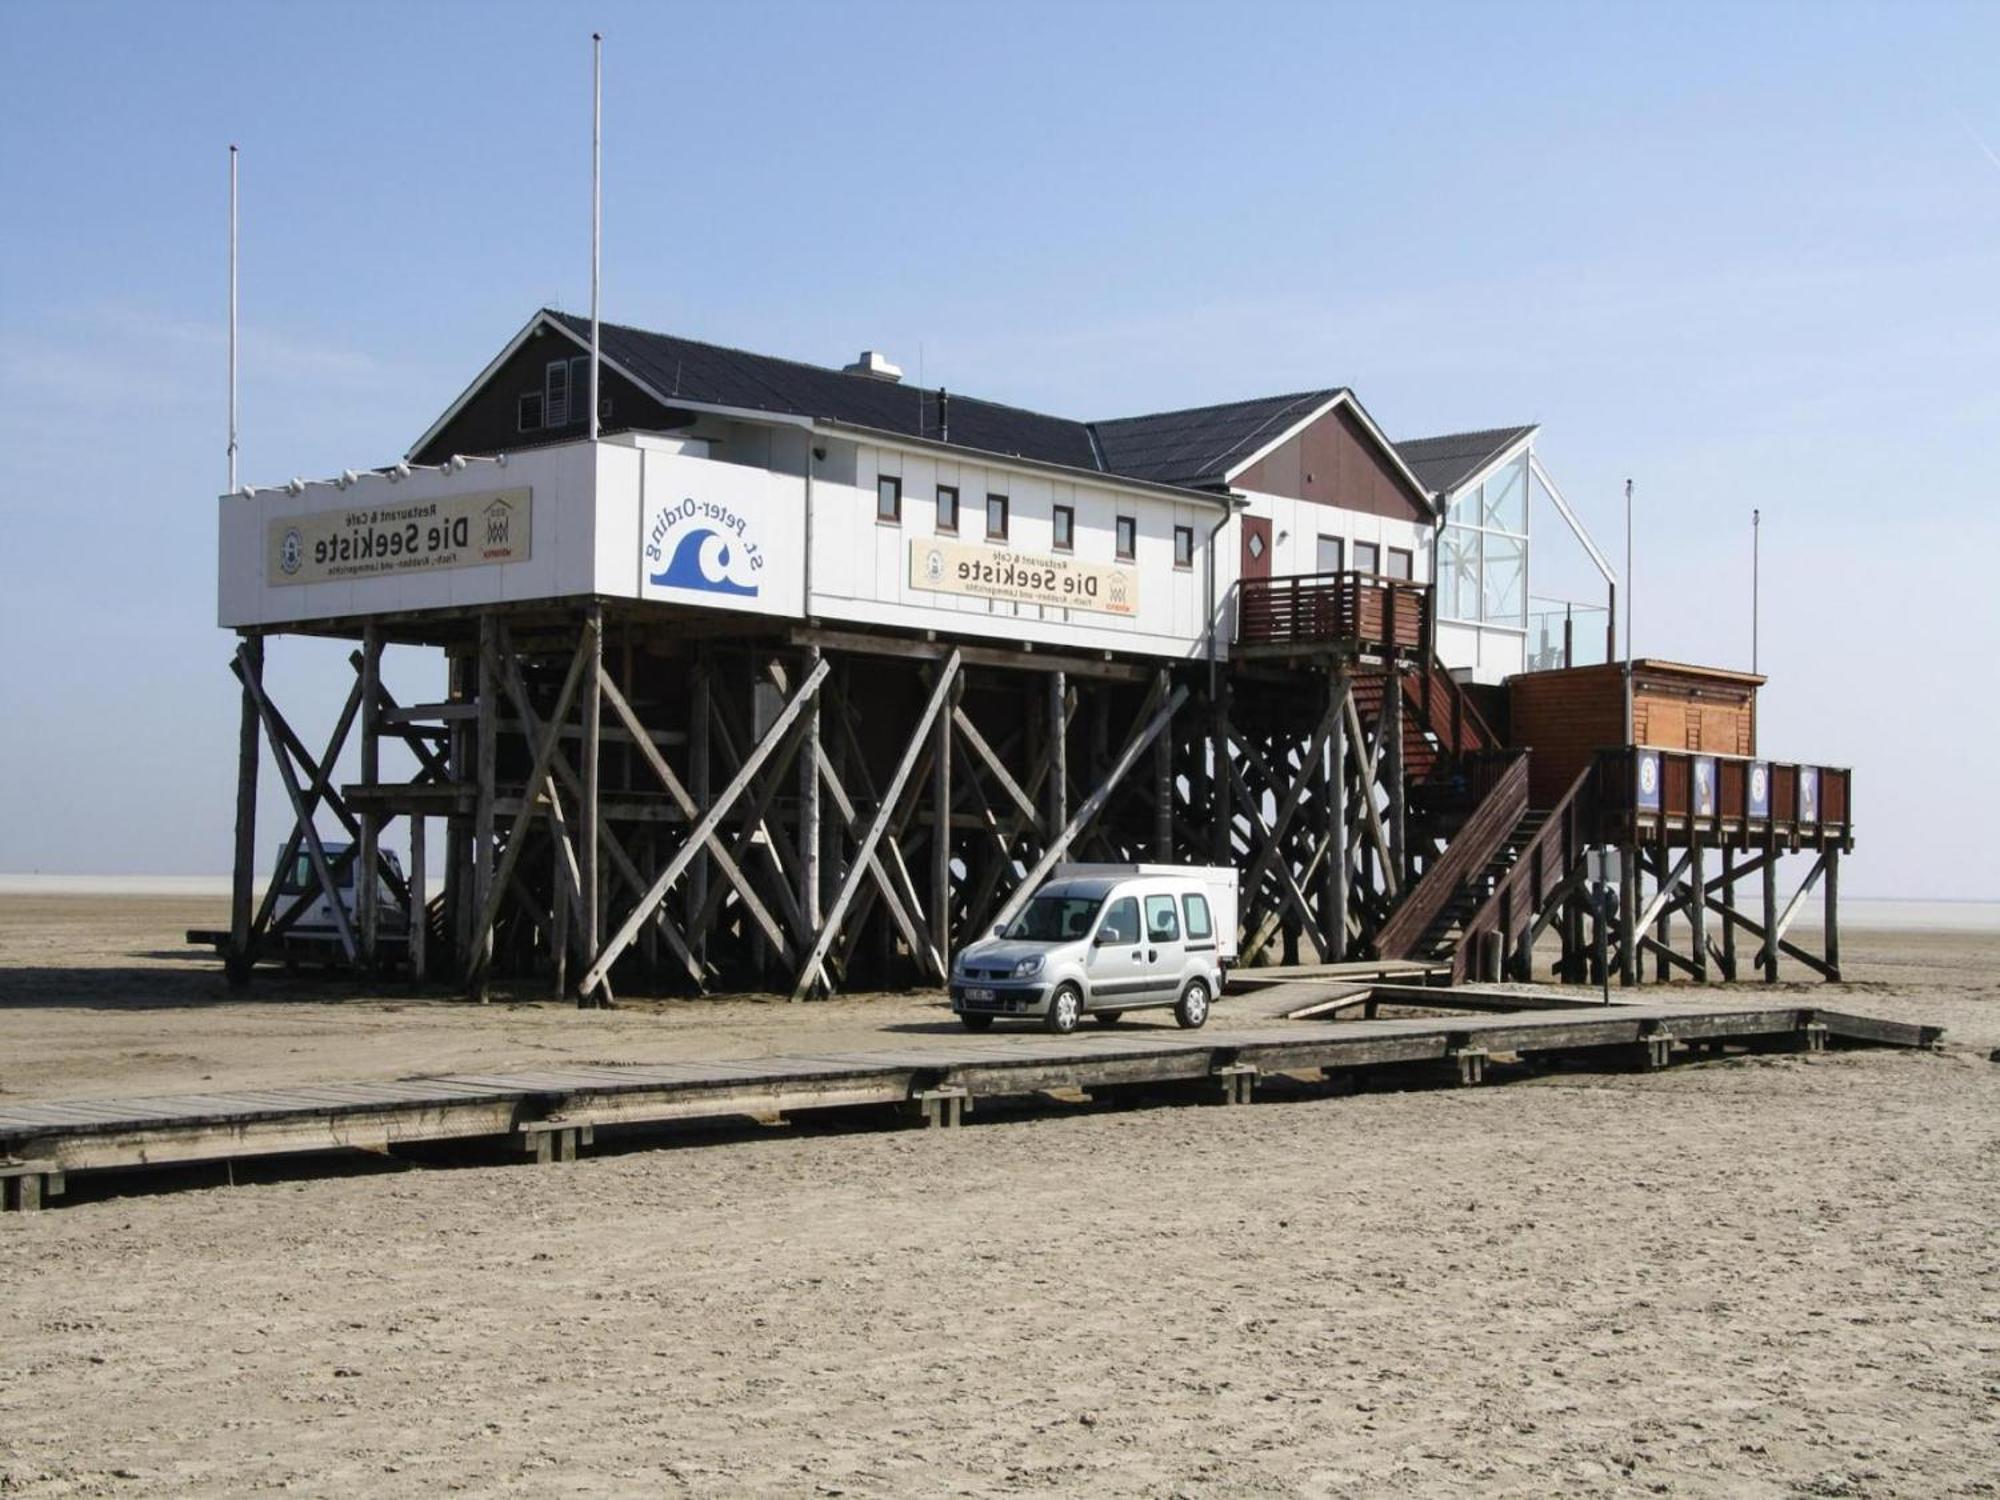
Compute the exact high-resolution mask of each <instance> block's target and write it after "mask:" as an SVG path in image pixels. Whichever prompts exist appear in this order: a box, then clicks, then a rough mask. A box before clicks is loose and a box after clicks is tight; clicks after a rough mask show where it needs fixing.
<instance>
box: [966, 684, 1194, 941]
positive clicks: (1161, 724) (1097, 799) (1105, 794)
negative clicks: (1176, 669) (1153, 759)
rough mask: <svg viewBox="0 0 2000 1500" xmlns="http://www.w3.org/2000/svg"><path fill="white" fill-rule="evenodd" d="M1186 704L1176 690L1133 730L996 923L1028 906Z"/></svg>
mask: <svg viewBox="0 0 2000 1500" xmlns="http://www.w3.org/2000/svg"><path fill="white" fill-rule="evenodd" d="M1186 701H1187V689H1186V688H1184V687H1177V688H1175V689H1174V690H1173V692H1172V694H1171V695H1170V696H1169V697H1168V699H1167V701H1166V702H1165V703H1163V704H1161V705H1160V706H1159V707H1158V708H1156V709H1154V710H1153V712H1152V713H1151V715H1150V716H1148V717H1146V718H1144V719H1143V720H1142V721H1141V722H1140V723H1139V724H1137V725H1135V726H1134V727H1133V730H1132V734H1131V737H1130V738H1128V739H1127V740H1126V742H1125V748H1124V749H1123V750H1121V751H1120V752H1119V753H1118V758H1117V760H1115V761H1114V762H1112V765H1111V768H1110V770H1109V771H1107V772H1106V773H1105V776H1104V779H1103V780H1102V781H1100V782H1099V783H1098V784H1097V786H1096V787H1095V788H1094V789H1093V790H1092V791H1091V793H1090V795H1089V796H1088V797H1086V798H1084V801H1083V805H1082V806H1081V807H1079V808H1078V809H1077V810H1076V811H1075V812H1074V813H1073V814H1071V816H1070V820H1069V822H1068V823H1067V824H1066V825H1065V826H1064V827H1063V830H1062V832H1061V833H1059V834H1057V835H1056V837H1055V838H1054V840H1053V841H1051V843H1050V844H1049V847H1048V848H1047V849H1045V850H1044V851H1043V852H1042V857H1041V858H1040V859H1038V860H1036V861H1035V863H1034V865H1033V866H1032V867H1031V868H1030V869H1029V870H1028V872H1027V874H1026V876H1025V877H1024V878H1023V879H1022V881H1021V883H1020V885H1019V886H1017V887H1016V888H1015V890H1014V894H1013V895H1012V896H1010V897H1008V898H1007V901H1006V903H1005V904H1004V905H1003V906H1002V907H1001V908H1000V912H999V915H998V916H997V917H996V918H995V920H996V921H999V922H1010V921H1012V920H1013V918H1014V915H1015V913H1017V912H1018V911H1020V909H1021V908H1022V907H1023V906H1025V905H1026V904H1027V901H1028V898H1029V897H1030V896H1032V895H1033V894H1034V893H1035V890H1036V888H1037V887H1039V886H1040V885H1041V883H1042V882H1043V880H1045V879H1046V878H1047V877H1048V873H1049V871H1051V870H1053V869H1054V868H1055V867H1056V866H1057V865H1058V864H1060V863H1062V860H1063V856H1064V855H1066V854H1067V853H1068V852H1069V846H1070V845H1071V844H1072V843H1074V842H1075V841H1076V838H1077V836H1078V835H1079V834H1080V833H1082V832H1083V830H1084V829H1086V828H1088V827H1089V826H1090V825H1091V823H1092V822H1093V821H1094V820H1095V819H1096V817H1097V815H1098V814H1099V813H1100V812H1102V811H1103V810H1104V804H1105V803H1106V802H1107V801H1109V800H1110V798H1111V794H1112V792H1113V791H1115V790H1116V789H1117V787H1118V784H1119V782H1121V781H1123V780H1124V779H1125V773H1126V772H1128V771H1130V770H1131V769H1132V767H1133V765H1134V764H1136V763H1137V761H1138V759H1139V757H1140V756H1141V755H1142V754H1144V753H1145V750H1146V747H1147V746H1148V745H1150V744H1152V743H1153V739H1154V737H1155V736H1156V735H1158V734H1160V733H1161V732H1162V731H1163V730H1164V729H1165V728H1166V727H1167V725H1168V724H1169V723H1170V722H1171V721H1172V719H1173V716H1174V711H1175V710H1176V709H1178V708H1179V707H1180V706H1181V704H1183V703H1185V702H1186Z"/></svg>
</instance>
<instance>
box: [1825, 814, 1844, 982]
mask: <svg viewBox="0 0 2000 1500" xmlns="http://www.w3.org/2000/svg"><path fill="white" fill-rule="evenodd" d="M1825 858H1826V946H1825V956H1826V968H1827V973H1826V977H1827V978H1828V979H1832V980H1838V979H1839V978H1840V845H1838V844H1829V845H1828V846H1827V850H1826V856H1825Z"/></svg>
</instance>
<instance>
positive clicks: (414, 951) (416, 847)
mask: <svg viewBox="0 0 2000 1500" xmlns="http://www.w3.org/2000/svg"><path fill="white" fill-rule="evenodd" d="M424 856H425V849H424V817H423V814H421V813H412V814H411V815H410V900H409V907H408V909H409V934H410V937H409V942H410V982H411V983H412V984H422V983H423V982H424V980H425V978H426V977H427V976H428V975H429V973H430V966H431V949H430V942H431V908H430V893H429V891H428V889H427V888H426V886H425V876H426V871H425V869H424Z"/></svg>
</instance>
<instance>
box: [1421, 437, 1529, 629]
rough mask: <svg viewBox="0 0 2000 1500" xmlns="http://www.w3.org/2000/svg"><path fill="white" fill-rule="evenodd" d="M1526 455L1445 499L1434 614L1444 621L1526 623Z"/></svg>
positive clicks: (1486, 623) (1516, 625) (1527, 484)
mask: <svg viewBox="0 0 2000 1500" xmlns="http://www.w3.org/2000/svg"><path fill="white" fill-rule="evenodd" d="M1536 483H1537V481H1534V480H1532V479H1531V477H1530V475H1529V472H1528V461H1527V459H1526V457H1525V456H1524V457H1521V458H1514V459H1510V460H1508V461H1507V462H1506V463H1504V464H1502V465H1501V466H1500V467H1499V468H1497V469H1495V470H1494V471H1493V472H1492V473H1491V474H1488V475H1487V476H1486V478H1485V480H1484V481H1482V482H1481V483H1479V484H1476V485H1472V486H1470V487H1468V488H1466V489H1463V490H1461V491H1460V492H1459V493H1458V494H1457V495H1456V496H1454V497H1453V499H1452V502H1451V524H1449V525H1448V526H1446V527H1445V529H1444V531H1443V533H1442V534H1441V535H1440V536H1439V537H1438V554H1437V601H1438V614H1439V615H1440V617H1442V618H1445V619H1453V620H1469V621H1472V622H1474V623H1477V624H1485V625H1509V626H1514V627H1516V628H1524V627H1525V626H1526V625H1527V622H1528V599H1527V593H1528V508H1529V507H1528V494H1529V487H1530V485H1531V484H1536Z"/></svg>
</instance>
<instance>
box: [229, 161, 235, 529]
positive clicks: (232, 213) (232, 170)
mask: <svg viewBox="0 0 2000 1500" xmlns="http://www.w3.org/2000/svg"><path fill="white" fill-rule="evenodd" d="M235 492H236V147H235V146H233V145H232V146H231V147H230V148H229V493H231V494H234V493H235Z"/></svg>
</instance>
